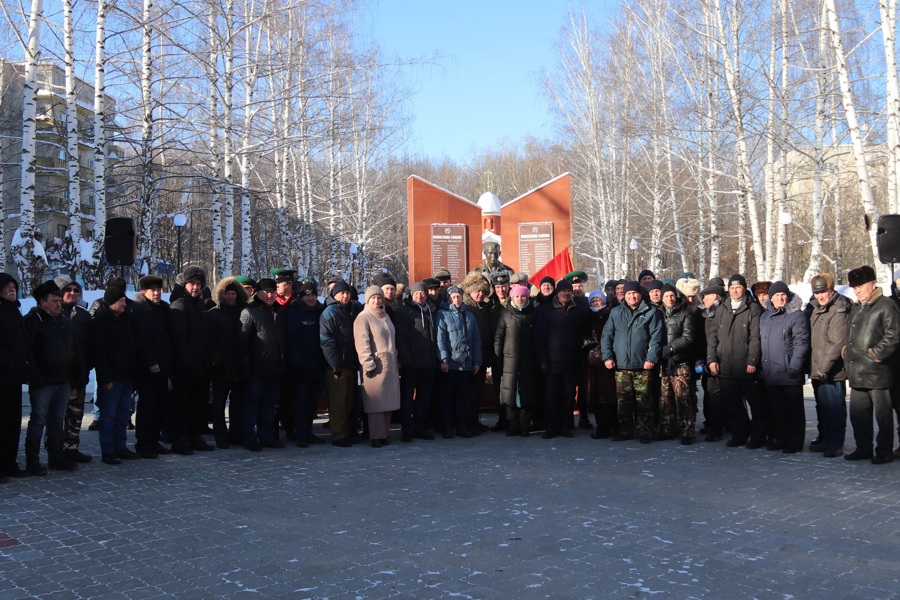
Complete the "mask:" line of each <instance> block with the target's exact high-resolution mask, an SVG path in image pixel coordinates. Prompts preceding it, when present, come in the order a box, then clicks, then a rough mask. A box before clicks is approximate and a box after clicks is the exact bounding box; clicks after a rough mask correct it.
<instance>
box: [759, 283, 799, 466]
mask: <svg viewBox="0 0 900 600" xmlns="http://www.w3.org/2000/svg"><path fill="white" fill-rule="evenodd" d="M802 304H803V303H802V301H801V300H800V296H798V295H796V294H794V293H793V292H791V291H790V290H789V289H788V286H787V284H785V283H784V282H783V281H776V282H775V283H773V284H772V285H771V287H770V288H769V303H768V306H767V307H766V310H765V311H764V312H763V314H762V316H761V317H760V319H759V334H760V350H761V359H762V377H763V381H764V382H765V384H766V394H767V396H768V399H769V402H770V404H771V407H772V418H773V420H774V431H775V436H776V439H774V440H769V443H768V444H767V446H766V447H767V448H768V449H769V450H781V451H782V452H784V453H785V454H792V453H795V452H800V451H801V450H802V449H803V437H804V435H805V434H806V413H805V411H804V409H803V381H804V379H805V377H804V370H805V368H806V361H807V359H808V358H809V349H810V343H809V326H808V324H807V321H806V316H805V315H804V314H803V312H802V311H801V310H800V309H801V306H802Z"/></svg>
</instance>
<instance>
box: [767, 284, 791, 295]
mask: <svg viewBox="0 0 900 600" xmlns="http://www.w3.org/2000/svg"><path fill="white" fill-rule="evenodd" d="M775 294H787V295H788V297H790V295H791V290H790V288H788V286H787V284H786V283H785V282H783V281H776V282H775V283H773V284H772V285H770V286H769V297H772V296H774V295H775Z"/></svg>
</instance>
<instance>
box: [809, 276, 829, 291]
mask: <svg viewBox="0 0 900 600" xmlns="http://www.w3.org/2000/svg"><path fill="white" fill-rule="evenodd" d="M809 283H810V286H811V287H812V291H813V292H824V291H825V290H833V289H834V277H832V276H831V274H830V273H819V274H818V275H816V276H815V277H813V278H812V279H811V280H810V282H809Z"/></svg>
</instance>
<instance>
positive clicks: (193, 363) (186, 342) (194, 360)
mask: <svg viewBox="0 0 900 600" xmlns="http://www.w3.org/2000/svg"><path fill="white" fill-rule="evenodd" d="M169 321H170V322H171V325H172V345H173V348H174V352H175V361H174V363H175V377H176V378H178V379H194V380H197V379H208V378H209V319H208V318H207V315H206V301H205V300H203V297H202V296H197V297H196V298H192V297H190V296H183V297H181V298H179V299H178V300H176V301H175V302H173V303H172V305H171V310H170V311H169Z"/></svg>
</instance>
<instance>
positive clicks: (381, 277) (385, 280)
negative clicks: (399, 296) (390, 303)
mask: <svg viewBox="0 0 900 600" xmlns="http://www.w3.org/2000/svg"><path fill="white" fill-rule="evenodd" d="M372 282H373V283H374V284H375V285H377V286H378V287H381V286H383V285H393V286H394V287H396V286H397V280H396V279H394V278H393V277H391V276H390V275H388V274H387V273H385V272H383V271H382V272H381V273H375V275H373V276H372Z"/></svg>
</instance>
